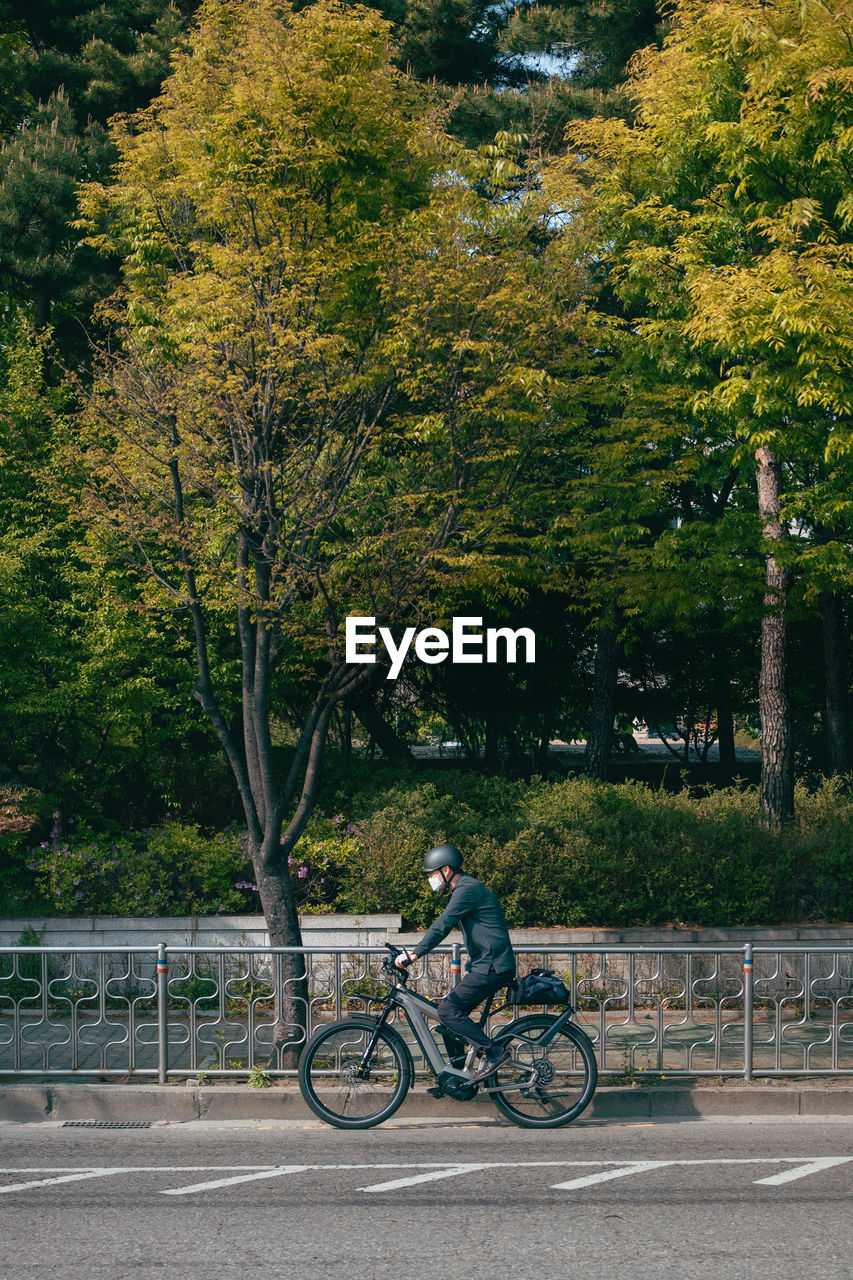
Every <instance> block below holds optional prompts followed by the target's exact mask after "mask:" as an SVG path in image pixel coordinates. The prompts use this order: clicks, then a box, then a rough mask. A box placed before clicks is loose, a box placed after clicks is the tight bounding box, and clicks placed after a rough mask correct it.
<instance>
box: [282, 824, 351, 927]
mask: <svg viewBox="0 0 853 1280" xmlns="http://www.w3.org/2000/svg"><path fill="white" fill-rule="evenodd" d="M357 837H358V832H357V829H356V827H355V826H354V825H353V824H352V823H351V822H347V821H346V820H345V819H344V818H343V817H342V816H341V815H340V814H335V815H334V816H333V817H331V818H327V817H325V816H324V815H323V814H322V813H319V812H318V811H317V810H315V811H314V812H313V813H312V814H311V817H310V818H309V819H308V822H307V824H306V827H305V830H304V831H303V833H302V835H301V836H300V837H299V839H298V840H297V842H296V844H295V845H294V847H293V852H292V853H291V854H290V855H289V856H288V860H287V861H288V866H289V868H290V882H291V884H292V886H293V896H294V900H295V902H296V905H297V908H298V909H299V910H300V911H301V912H303V913H304V914H306V915H322V914H323V913H324V912H329V911H336V910H338V909H339V908H338V907H337V906H336V905H335V904H336V898H337V893H338V888H339V885H340V882H341V877H342V876H343V875H345V874H346V868H347V866H348V865H349V862H350V860H351V859H352V857H353V854H354V852H355V851H356V849H357V847H358V845H357Z"/></svg>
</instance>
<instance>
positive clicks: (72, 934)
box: [0, 915, 401, 948]
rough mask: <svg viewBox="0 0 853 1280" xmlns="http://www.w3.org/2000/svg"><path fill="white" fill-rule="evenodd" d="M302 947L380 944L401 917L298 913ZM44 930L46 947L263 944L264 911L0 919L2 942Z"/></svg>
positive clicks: (0, 944) (9, 942) (266, 943)
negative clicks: (259, 913)
mask: <svg viewBox="0 0 853 1280" xmlns="http://www.w3.org/2000/svg"><path fill="white" fill-rule="evenodd" d="M300 922H301V925H302V940H303V942H304V944H305V946H306V947H325V946H328V947H340V946H353V947H370V946H381V945H382V943H383V942H384V941H385V939H386V937H388V936H389V934H396V933H397V931H398V930H399V928H400V924H401V917H400V916H396V915H377V916H367V915H365V916H344V915H324V916H301V917H300ZM27 927H29V928H31V929H34V930H35V931H36V932H37V933H43V935H44V936H43V938H42V942H41V945H42V946H45V947H152V948H153V947H156V946H157V945H158V943H161V942H164V943H165V944H166V946H168V947H267V946H269V933H268V931H267V928H266V925H265V922H264V918H263V916H139V917H136V918H133V917H126V916H56V917H54V918H52V919H51V918H45V917H33V918H31V919H27V920H4V919H0V948H2V947H9V946H16V945H17V944H18V942H19V940H20V937H21V933H22V932H23V930H24V929H25V928H27Z"/></svg>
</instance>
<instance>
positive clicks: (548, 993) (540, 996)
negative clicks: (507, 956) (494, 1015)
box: [508, 969, 571, 1004]
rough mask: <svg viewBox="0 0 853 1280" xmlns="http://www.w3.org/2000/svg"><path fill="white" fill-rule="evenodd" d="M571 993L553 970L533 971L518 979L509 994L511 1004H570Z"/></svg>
mask: <svg viewBox="0 0 853 1280" xmlns="http://www.w3.org/2000/svg"><path fill="white" fill-rule="evenodd" d="M570 999H571V992H570V991H569V988H568V987H567V986H566V984H565V982H563V980H562V978H558V977H557V975H556V974H555V973H554V970H553V969H532V970H531V971H530V973H525V974H523V975H522V976H521V977H519V978H516V979H515V981H514V982H513V983H512V984H511V986H510V988H509V992H508V1003H509V1004H568V1003H569V1000H570Z"/></svg>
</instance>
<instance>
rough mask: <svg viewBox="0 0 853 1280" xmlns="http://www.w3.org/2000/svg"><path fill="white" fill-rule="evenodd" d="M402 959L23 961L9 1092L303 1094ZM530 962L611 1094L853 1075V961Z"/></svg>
mask: <svg viewBox="0 0 853 1280" xmlns="http://www.w3.org/2000/svg"><path fill="white" fill-rule="evenodd" d="M459 951H460V949H459V947H452V948H451V947H443V948H439V949H437V950H436V951H434V952H432V953H431V954H430V955H429V956H428V957H426V958H425V959H424V960H423V961H421V962H420V967H419V968H417V969H415V971H414V978H415V981H416V982H417V985H418V989H419V990H421V991H423V992H425V993H426V994H428V995H437V994H440V993H441V992H442V991H444V990H446V989H447V987H448V986H450V985H452V984H453V983H454V982H455V981H456V980H457V977H458V974H459V960H460V955H459ZM386 954H387V953H386V952H385V951H384V950H383V949H382V948H381V947H353V946H345V947H322V948H320V947H302V948H274V947H244V948H239V949H234V950H231V949H225V948H221V947H167V946H165V945H163V944H161V945H159V946H156V947H124V948H106V947H76V948H68V947H7V948H5V949H3V950H2V951H0V1077H2V1078H8V1077H20V1078H31V1077H50V1078H58V1077H63V1078H68V1077H96V1078H97V1077H102V1078H140V1079H152V1078H153V1079H157V1080H159V1081H160V1082H162V1083H165V1082H166V1081H167V1080H168V1079H170V1078H180V1077H199V1076H200V1077H202V1078H203V1077H210V1078H214V1077H220V1078H222V1077H226V1078H243V1077H245V1076H246V1075H247V1074H249V1073H251V1072H252V1071H253V1070H257V1069H258V1068H262V1069H264V1070H265V1071H267V1072H268V1073H269V1074H270V1075H272V1076H283V1077H284V1076H293V1075H294V1074H295V1072H296V1058H297V1057H298V1053H299V1050H300V1049H301V1046H302V1044H303V1043H304V1041H305V1038H306V1036H310V1035H311V1033H312V1032H313V1030H314V1029H315V1028H316V1027H317V1026H318V1025H319V1024H320V1023H322V1022H324V1021H327V1020H329V1019H332V1018H338V1017H341V1016H345V1015H346V1014H347V1013H355V1012H362V1011H363V1010H364V1009H365V1008H366V1007H367V1006H368V1004H369V1002H370V997H371V996H376V995H377V994H380V993H381V992H382V991H383V990H384V987H383V984H382V981H381V976H380V972H379V963H380V961H381V959H382V958H383V957H384V956H385V955H386ZM516 957H517V960H518V964H519V971H520V972H525V971H527V970H529V969H532V968H537V967H543V968H549V969H553V970H555V971H556V972H558V973H559V974H560V975H561V976H562V977H563V978H564V980H565V982H566V983H567V985H568V986H569V987H570V989H571V993H572V1003H573V1005H574V1006H575V1008H576V1010H577V1015H576V1016H577V1021H578V1022H579V1023H580V1024H581V1025H582V1026H583V1027H584V1028H585V1030H586V1031H587V1033H588V1034H589V1035H590V1037H591V1039H592V1040H593V1042H594V1044H595V1046H596V1053H597V1056H598V1062H599V1069H600V1071H601V1073H602V1074H603V1075H605V1076H611V1077H616V1078H620V1077H622V1078H629V1079H638V1080H639V1079H643V1078H648V1077H650V1076H661V1075H664V1076H666V1077H678V1076H684V1077H698V1076H719V1077H724V1076H741V1077H744V1078H745V1079H747V1080H749V1079H752V1078H753V1076H788V1075H853V947H841V946H839V947H833V946H818V947H810V946H803V945H800V946H797V945H788V946H778V945H777V946H770V945H768V946H753V945H751V944H749V943H747V944H746V945H745V946H743V947H733V946H719V947H718V946H690V947H674V946H661V947H631V946H614V945H611V946H606V947H595V946H584V947H583V948H582V949H581V948H577V947H575V948H568V947H557V946H553V947H542V946H538V947H530V948H516ZM517 1012H518V1010H512V1009H507V1010H505V1011H504V1012H503V1013H499V1014H498V1015H497V1020H500V1019H501V1018H506V1017H509V1016H511V1015H512V1014H513V1013H517ZM522 1012H528V1010H522ZM492 1029H493V1030H495V1029H496V1022H495V1021H494V1020H493V1024H492ZM400 1030H401V1031H405V1026H404V1024H401V1025H400ZM416 1063H417V1058H416Z"/></svg>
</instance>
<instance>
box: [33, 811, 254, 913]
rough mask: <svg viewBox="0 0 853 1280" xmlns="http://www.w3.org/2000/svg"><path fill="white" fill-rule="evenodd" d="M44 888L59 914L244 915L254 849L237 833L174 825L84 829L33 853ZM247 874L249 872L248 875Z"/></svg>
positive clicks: (39, 884) (38, 882) (54, 836)
mask: <svg viewBox="0 0 853 1280" xmlns="http://www.w3.org/2000/svg"><path fill="white" fill-rule="evenodd" d="M30 853H31V856H30V870H31V871H32V872H33V873H34V877H35V883H36V887H37V889H38V891H39V892H40V894H41V896H42V898H43V899H44V900H45V902H46V903H48V904H50V907H51V909H52V910H53V911H55V912H56V913H57V914H59V915H72V914H73V915H85V914H94V913H99V914H105V915H176V914H180V915H195V914H212V913H217V912H231V913H238V912H241V911H245V909H246V894H245V891H244V890H243V889H238V888H237V881H239V880H240V879H241V878H243V877H241V875H240V873H241V871H243V870H244V868H245V866H246V854H245V852H244V849H243V848H242V846H241V842H240V837H239V835H238V834H237V833H236V832H235V831H230V832H223V833H220V834H219V835H215V836H205V835H203V834H202V832H201V831H200V830H199V828H198V827H196V826H192V825H185V824H181V823H177V822H170V823H167V824H166V825H164V826H162V827H159V828H156V829H153V830H149V831H144V832H138V833H132V834H130V835H122V836H116V837H110V836H109V835H104V834H98V835H96V834H95V833H94V832H92V831H91V830H88V829H86V828H83V829H82V830H80V831H78V832H75V833H73V834H68V835H67V836H63V835H62V834H61V833H60V832H59V830H58V829H56V828H54V831H53V832H52V833H51V838H50V840H49V841H44V842H43V843H42V845H41V846H40V847H39V848H37V849H33V850H31V851H30ZM244 874H245V873H244Z"/></svg>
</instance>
